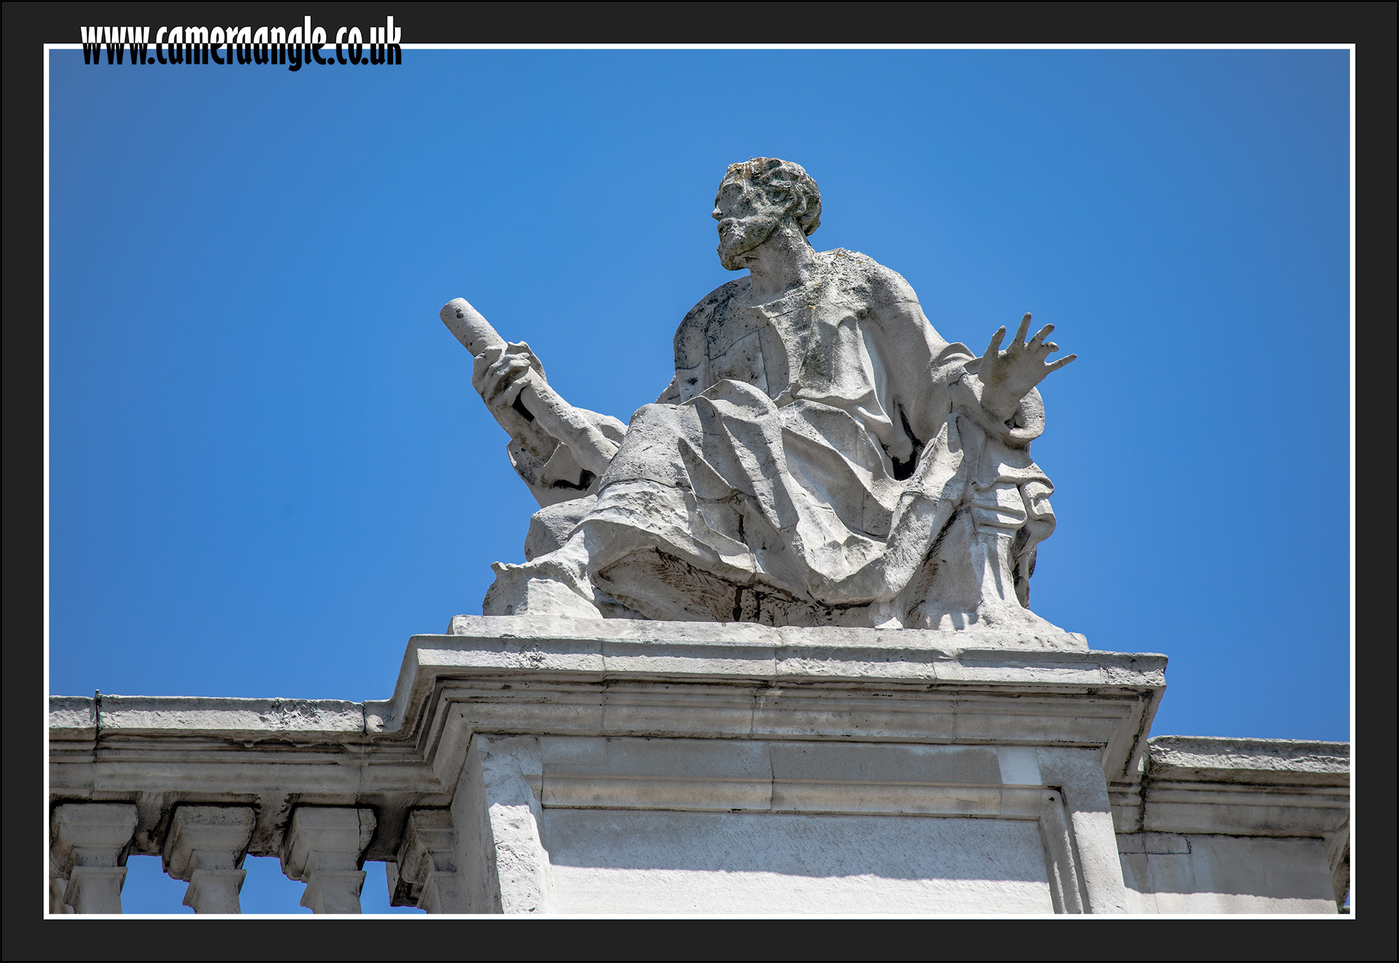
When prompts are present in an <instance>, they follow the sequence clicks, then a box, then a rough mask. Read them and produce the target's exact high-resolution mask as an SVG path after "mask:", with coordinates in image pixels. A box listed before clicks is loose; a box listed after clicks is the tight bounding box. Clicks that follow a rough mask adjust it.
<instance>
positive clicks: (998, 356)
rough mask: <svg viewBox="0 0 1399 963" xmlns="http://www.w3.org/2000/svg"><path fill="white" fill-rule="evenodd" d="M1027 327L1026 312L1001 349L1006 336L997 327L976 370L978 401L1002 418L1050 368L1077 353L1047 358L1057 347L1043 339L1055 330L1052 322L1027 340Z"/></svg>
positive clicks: (1059, 364) (1057, 365) (1064, 362)
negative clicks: (1006, 343)
mask: <svg viewBox="0 0 1399 963" xmlns="http://www.w3.org/2000/svg"><path fill="white" fill-rule="evenodd" d="M1029 330H1030V316H1029V315H1028V314H1026V315H1025V317H1023V318H1021V319H1020V330H1018V331H1017V332H1016V333H1015V340H1013V341H1011V343H1010V345H1009V346H1008V347H1007V348H1006V349H1005V350H1004V351H1002V350H1001V340H1002V339H1003V338H1005V336H1006V329H1005V327H1004V326H1002V327H1000V328H998V329H997V330H996V333H995V334H994V335H992V336H991V343H990V344H989V345H987V347H986V353H985V354H984V355H982V356H981V367H980V370H979V371H978V372H977V377H978V378H979V379H980V381H981V385H982V392H981V404H982V406H983V407H984V408H985V409H986V410H987V411H989V412H991V413H992V414H993V415H995V416H996V417H997V418H999V419H1002V420H1004V419H1006V418H1009V417H1010V416H1011V415H1012V414H1013V413H1014V412H1015V409H1016V406H1017V405H1019V404H1020V399H1021V398H1023V397H1025V396H1026V395H1027V394H1029V393H1030V390H1031V389H1032V388H1034V387H1035V385H1037V384H1039V383H1040V382H1041V381H1043V380H1044V379H1045V378H1046V377H1048V376H1049V373H1050V372H1051V371H1057V370H1058V369H1060V368H1062V367H1064V365H1066V364H1068V363H1069V362H1070V361H1072V360H1074V359H1075V358H1077V357H1078V355H1076V354H1071V355H1068V356H1066V357H1063V358H1060V359H1059V360H1058V361H1054V362H1048V361H1047V360H1046V359H1047V358H1048V357H1049V355H1050V354H1052V353H1053V352H1055V351H1058V350H1059V346H1058V345H1057V344H1055V343H1054V342H1052V341H1045V340H1044V339H1045V338H1047V337H1049V334H1050V332H1051V331H1053V330H1054V325H1052V324H1046V325H1045V326H1044V327H1042V328H1040V330H1039V332H1038V333H1036V334H1035V336H1034V337H1033V338H1031V339H1030V340H1029V342H1028V343H1027V342H1026V341H1025V335H1026V334H1027V333H1028V332H1029Z"/></svg>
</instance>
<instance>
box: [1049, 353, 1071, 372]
mask: <svg viewBox="0 0 1399 963" xmlns="http://www.w3.org/2000/svg"><path fill="white" fill-rule="evenodd" d="M1077 357H1078V355H1076V354H1071V355H1067V356H1066V357H1063V358H1060V359H1059V360H1058V361H1056V362H1054V363H1053V364H1051V365H1046V366H1045V372H1044V373H1045V374H1049V372H1051V371H1058V370H1059V369H1060V368H1062V367H1064V365H1066V364H1068V363H1069V362H1070V361H1072V360H1074V359H1075V358H1077Z"/></svg>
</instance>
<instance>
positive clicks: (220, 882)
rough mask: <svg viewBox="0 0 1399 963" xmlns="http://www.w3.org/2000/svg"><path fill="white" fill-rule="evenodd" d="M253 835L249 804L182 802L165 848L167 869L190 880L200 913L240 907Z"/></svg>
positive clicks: (188, 898) (190, 899)
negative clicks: (249, 843) (219, 804)
mask: <svg viewBox="0 0 1399 963" xmlns="http://www.w3.org/2000/svg"><path fill="white" fill-rule="evenodd" d="M252 835H253V810H252V808H251V807H249V806H181V807H179V808H178V809H176V810H175V815H174V817H173V818H172V819H171V820H170V831H169V832H168V833H167V834H166V836H165V846H164V850H163V852H162V853H161V855H162V858H163V859H164V862H165V871H166V872H167V873H169V874H170V875H171V876H173V877H175V878H176V879H183V880H187V881H188V882H189V888H188V889H187V890H185V900H184V903H185V905H186V906H189V907H192V908H193V909H194V911H195V912H196V913H238V912H240V910H239V908H238V893H239V891H240V890H242V888H243V878H244V876H246V875H247V870H245V869H243V868H242V865H243V857H244V856H245V855H246V854H247V851H248V842H249V840H251V839H252Z"/></svg>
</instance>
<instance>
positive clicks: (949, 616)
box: [906, 599, 1088, 648]
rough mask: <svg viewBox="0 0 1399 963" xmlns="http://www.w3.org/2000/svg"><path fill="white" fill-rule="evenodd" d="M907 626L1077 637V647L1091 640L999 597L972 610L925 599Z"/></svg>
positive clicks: (1048, 637) (1046, 637)
mask: <svg viewBox="0 0 1399 963" xmlns="http://www.w3.org/2000/svg"><path fill="white" fill-rule="evenodd" d="M906 627H907V628H910V629H938V630H942V631H952V630H957V629H971V630H981V631H994V632H997V633H1007V634H1011V633H1013V634H1015V635H1016V636H1020V637H1023V638H1035V639H1044V640H1047V641H1051V640H1052V641H1055V642H1056V644H1057V643H1060V642H1062V641H1063V640H1065V639H1073V640H1075V641H1074V642H1073V643H1071V644H1072V645H1073V646H1074V647H1075V648H1077V647H1078V646H1079V645H1081V646H1082V647H1084V648H1086V647H1087V644H1088V640H1087V639H1086V638H1084V637H1083V636H1082V635H1079V634H1078V633H1075V632H1069V631H1066V630H1065V629H1062V628H1060V627H1059V626H1057V625H1055V624H1054V623H1053V622H1050V621H1049V620H1048V619H1045V618H1041V617H1040V616H1038V615H1036V614H1035V613H1034V612H1031V611H1030V610H1029V609H1027V608H1025V607H1024V606H1023V605H1019V604H1017V603H1015V602H1009V601H1005V600H1001V599H996V600H994V601H993V602H991V603H987V602H984V601H983V602H982V603H981V604H980V605H978V606H976V608H975V609H973V610H971V611H965V610H961V609H957V608H951V609H949V608H946V607H944V606H940V605H938V604H937V603H935V602H932V601H929V602H924V603H923V604H922V605H920V606H918V607H917V608H916V609H915V610H914V612H913V616H912V617H911V618H910V619H909V620H908V622H907V623H906Z"/></svg>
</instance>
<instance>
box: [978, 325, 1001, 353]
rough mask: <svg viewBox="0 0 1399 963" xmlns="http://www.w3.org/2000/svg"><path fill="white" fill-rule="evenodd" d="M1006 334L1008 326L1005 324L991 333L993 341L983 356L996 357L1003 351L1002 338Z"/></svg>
mask: <svg viewBox="0 0 1399 963" xmlns="http://www.w3.org/2000/svg"><path fill="white" fill-rule="evenodd" d="M1005 336H1006V326H1005V325H1004V324H1003V325H1001V326H1000V327H999V328H997V329H996V333H995V334H993V335H991V343H990V344H988V345H987V346H986V353H985V354H983V355H982V357H983V358H994V357H996V355H998V354H1000V353H1001V339H1003V338H1004V337H1005Z"/></svg>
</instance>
